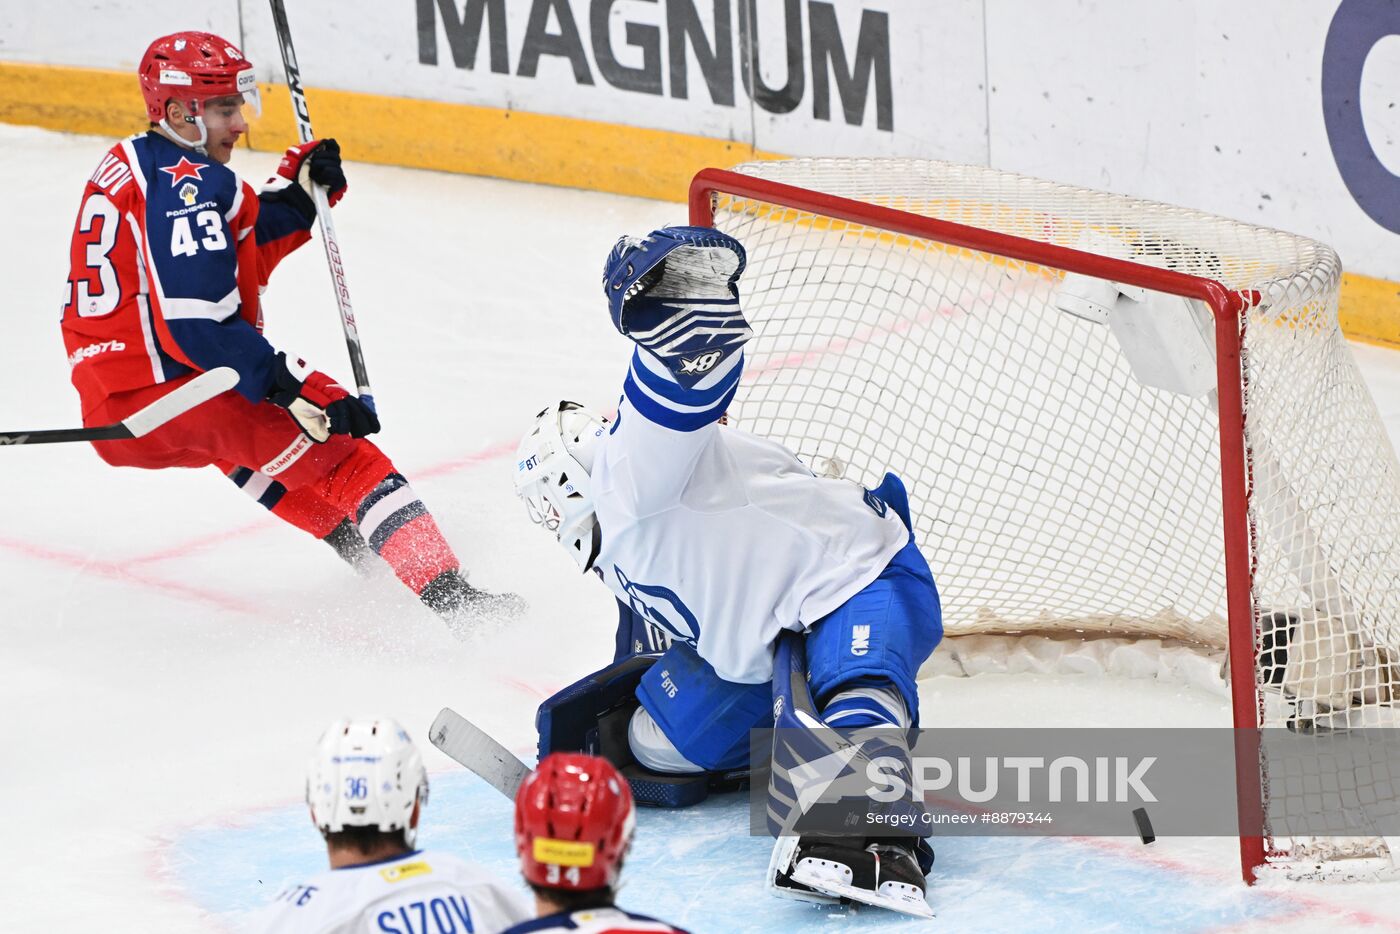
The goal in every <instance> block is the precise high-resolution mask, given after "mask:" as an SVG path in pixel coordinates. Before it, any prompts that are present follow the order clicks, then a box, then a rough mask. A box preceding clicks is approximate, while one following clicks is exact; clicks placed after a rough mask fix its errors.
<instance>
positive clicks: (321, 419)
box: [267, 353, 379, 444]
mask: <svg viewBox="0 0 1400 934" xmlns="http://www.w3.org/2000/svg"><path fill="white" fill-rule="evenodd" d="M267 401H269V402H271V403H272V404H273V405H277V406H281V407H282V408H284V409H286V410H287V414H289V415H291V416H292V420H293V421H295V422H296V423H297V425H298V426H300V427H301V430H302V431H304V432H306V436H307V437H308V438H310V439H311V440H312V441H315V442H316V443H317V444H320V443H321V442H323V441H327V440H329V439H330V436H331V435H350V436H351V437H353V438H363V437H364V436H365V435H372V434H374V433H375V432H376V431H378V430H379V416H377V415H375V414H374V410H373V409H371V408H370V407H369V406H367V405H365V404H364V402H362V401H360V398H359V397H358V396H352V395H351V394H350V393H349V392H347V391H346V390H345V387H343V386H341V385H340V384H339V383H337V382H336V381H335V380H333V379H331V378H330V377H329V376H327V375H326V374H325V373H322V372H321V371H320V370H313V369H311V368H310V367H308V366H307V365H306V361H305V360H294V359H292V358H290V357H288V356H287V355H286V354H284V353H278V354H277V358H276V360H275V361H274V363H273V365H272V391H271V392H269V393H268V394H267Z"/></svg>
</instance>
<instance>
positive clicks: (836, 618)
mask: <svg viewBox="0 0 1400 934" xmlns="http://www.w3.org/2000/svg"><path fill="white" fill-rule="evenodd" d="M942 638H943V621H942V611H941V609H940V606H939V601H938V588H937V587H936V586H935V584H934V582H933V572H932V571H930V570H929V566H928V562H927V561H925V560H924V556H923V555H922V554H921V553H920V552H919V549H918V546H917V545H915V544H914V543H913V542H912V541H911V542H910V543H909V544H907V545H905V546H904V548H902V549H901V550H900V551H899V553H898V554H896V555H895V556H894V559H893V560H892V561H890V563H889V566H888V567H886V568H885V570H884V571H883V572H881V574H880V576H879V577H877V578H876V579H875V580H873V581H872V582H871V583H870V584H869V585H868V586H867V587H866V588H865V589H864V590H862V591H861V592H860V593H858V594H856V595H855V596H854V597H852V598H851V599H849V600H847V601H846V602H845V603H844V604H842V605H841V606H840V607H838V608H837V609H836V610H834V611H833V612H831V613H829V614H827V615H826V616H824V617H822V618H821V619H820V620H818V621H817V622H816V624H815V625H813V627H812V631H811V632H810V633H809V634H808V636H807V640H806V642H807V645H806V652H807V670H808V673H809V675H810V682H811V691H812V695H813V697H815V698H816V700H817V704H818V707H819V708H820V707H821V706H822V705H824V704H825V703H826V702H827V701H828V700H829V699H831V698H832V697H834V696H835V695H836V694H838V693H840V692H841V691H842V690H843V689H844V688H846V687H848V686H852V685H854V684H856V683H858V682H862V681H865V682H866V683H871V682H870V680H869V679H875V681H881V680H887V681H888V682H891V683H893V685H894V686H895V687H896V688H897V689H898V691H899V694H900V696H902V697H903V698H904V702H905V706H906V707H907V708H908V710H909V713H910V715H911V717H912V719H913V722H914V725H915V726H917V725H918V722H919V693H918V689H917V688H916V687H915V681H916V679H917V676H918V671H919V666H920V665H922V664H923V663H924V662H925V661H926V660H927V659H928V657H929V655H931V654H932V653H933V650H934V647H935V646H937V645H938V643H939V641H940V640H941V639H942Z"/></svg>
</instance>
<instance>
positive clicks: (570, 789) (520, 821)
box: [515, 752, 636, 891]
mask: <svg viewBox="0 0 1400 934" xmlns="http://www.w3.org/2000/svg"><path fill="white" fill-rule="evenodd" d="M635 824H636V813H635V811H634V809H633V807H632V789H631V788H630V787H629V786H628V784H627V780H626V779H625V778H623V777H622V776H621V775H620V774H618V771H617V769H615V768H614V767H613V765H612V763H610V762H608V760H606V759H602V758H599V757H598V756H590V755H585V754H583V753H576V752H556V753H551V754H550V755H548V756H545V758H544V759H543V760H542V761H541V762H540V764H539V767H538V768H536V769H535V771H533V772H531V773H530V774H529V775H528V776H526V778H525V781H524V782H522V783H521V785H520V790H519V791H517V792H516V794H515V852H516V854H517V855H519V857H520V870H521V872H522V873H523V874H524V876H525V879H526V880H527V881H529V882H531V883H533V884H535V885H539V886H544V887H546V888H553V889H570V890H573V891H587V890H589V889H600V888H603V887H604V886H607V887H610V888H611V887H613V886H615V885H616V884H617V877H618V873H619V872H621V870H622V860H623V858H624V857H625V856H626V855H627V848H628V847H629V846H631V845H632V829H633V826H634V825H635Z"/></svg>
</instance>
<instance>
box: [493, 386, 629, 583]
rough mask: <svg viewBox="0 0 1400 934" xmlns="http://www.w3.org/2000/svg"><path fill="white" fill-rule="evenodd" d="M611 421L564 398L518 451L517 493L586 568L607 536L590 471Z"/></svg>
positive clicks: (543, 414) (534, 518)
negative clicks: (596, 508)
mask: <svg viewBox="0 0 1400 934" xmlns="http://www.w3.org/2000/svg"><path fill="white" fill-rule="evenodd" d="M607 430H608V420H607V419H606V418H604V417H603V416H601V415H599V414H597V413H596V412H591V411H589V410H588V409H585V408H584V407H583V406H581V405H579V404H578V403H577V402H559V403H556V404H555V405H551V406H550V407H549V408H547V409H545V410H544V411H542V412H540V414H539V415H537V416H535V426H534V427H533V428H532V429H530V432H529V433H528V434H527V435H525V437H524V438H522V439H521V441H520V447H519V448H518V449H517V450H516V453H515V492H516V495H517V496H519V497H520V498H521V499H523V500H524V501H525V508H526V510H527V511H528V512H529V514H530V520H531V521H532V522H534V523H535V524H537V525H542V526H544V527H545V528H546V529H548V530H549V531H551V532H554V533H555V535H556V536H557V537H558V539H559V544H561V545H563V546H564V550H565V551H567V552H568V553H569V555H570V557H572V558H573V559H574V561H576V562H577V563H578V566H579V569H580V570H583V571H587V570H588V569H589V568H591V567H592V566H593V560H594V559H595V558H597V557H598V548H599V546H600V544H601V543H602V535H601V532H600V531H599V529H598V520H597V518H596V517H595V516H594V514H593V493H592V485H591V483H590V480H589V472H590V471H591V470H592V469H593V459H594V456H595V455H596V454H597V452H598V443H599V441H600V440H601V439H602V437H603V435H604V433H606V432H607Z"/></svg>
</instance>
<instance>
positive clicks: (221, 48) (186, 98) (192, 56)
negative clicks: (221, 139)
mask: <svg viewBox="0 0 1400 934" xmlns="http://www.w3.org/2000/svg"><path fill="white" fill-rule="evenodd" d="M137 74H138V75H139V76H140V78H141V96H142V97H144V98H145V99H146V115H147V116H148V117H150V119H151V122H152V123H157V124H160V125H161V126H162V127H164V128H165V129H166V131H167V132H170V133H171V135H175V134H174V132H173V130H172V129H171V127H170V126H169V125H168V124H166V122H165V105H166V104H168V103H170V101H172V100H175V101H180V102H181V103H182V104H184V105H185V106H186V108H187V109H188V110H189V111H190V116H189V117H188V118H187V119H189V120H190V122H192V123H195V124H196V125H197V126H198V127H199V132H200V142H199V144H198V145H197V146H196V147H195V148H196V149H198V148H200V147H202V146H203V145H204V142H205V140H206V139H207V137H208V133H207V131H206V130H205V128H204V118H203V111H204V103H205V102H206V101H209V100H212V99H214V98H216V97H235V96H239V97H242V98H243V99H244V100H246V101H247V102H248V103H249V104H252V105H253V112H254V113H259V114H260V113H262V103H261V99H260V97H259V95H258V82H257V76H256V75H255V74H254V71H253V63H252V62H250V61H248V60H247V59H246V58H244V57H243V53H242V52H241V51H239V49H238V47H237V46H236V45H234V44H233V43H231V42H229V41H228V40H226V39H221V38H219V37H218V36H216V35H214V34H213V33H208V32H177V33H172V34H171V35H168V36H161V37H160V38H159V39H157V40H156V41H154V42H152V43H151V45H150V47H149V48H148V49H146V54H145V55H143V56H141V65H140V67H139V68H138V69H137Z"/></svg>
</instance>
